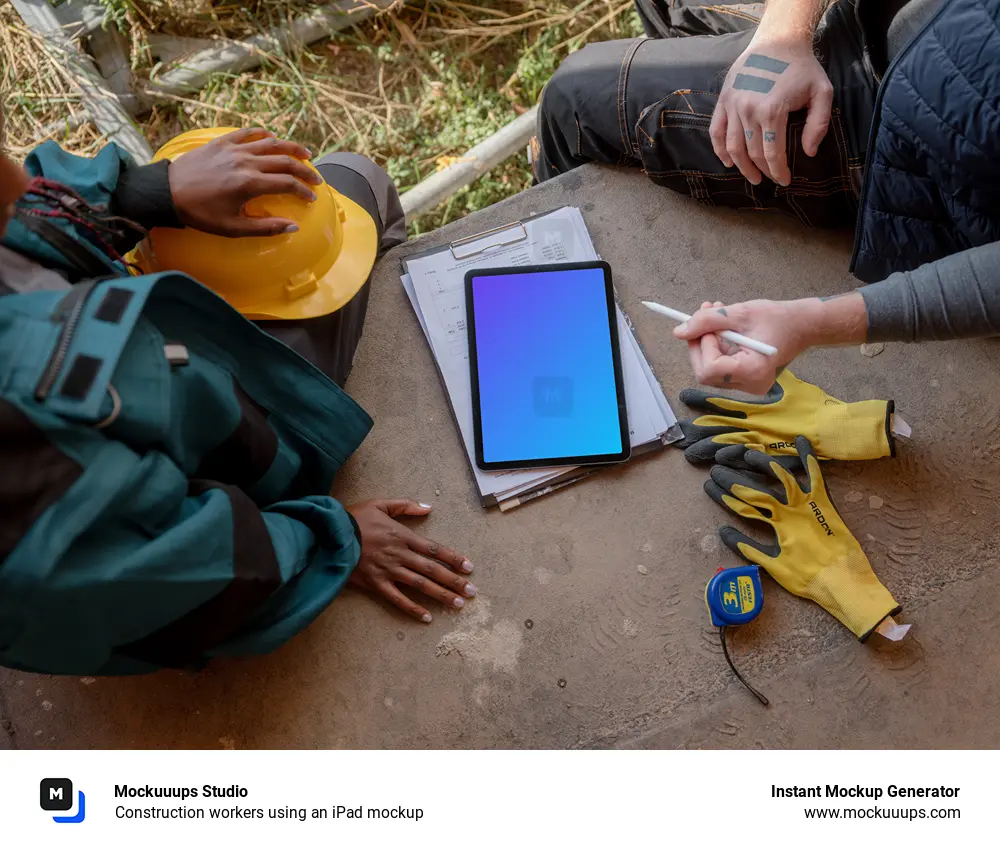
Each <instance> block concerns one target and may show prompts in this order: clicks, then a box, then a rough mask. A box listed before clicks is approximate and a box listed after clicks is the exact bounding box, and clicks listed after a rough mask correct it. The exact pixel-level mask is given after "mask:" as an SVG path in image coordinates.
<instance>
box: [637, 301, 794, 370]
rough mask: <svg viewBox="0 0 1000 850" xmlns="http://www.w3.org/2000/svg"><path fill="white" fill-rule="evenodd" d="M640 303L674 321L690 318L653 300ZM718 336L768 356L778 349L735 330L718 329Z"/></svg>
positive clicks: (772, 355)
mask: <svg viewBox="0 0 1000 850" xmlns="http://www.w3.org/2000/svg"><path fill="white" fill-rule="evenodd" d="M642 305H643V306H644V307H648V308H649V309H650V310H652V311H653V312H654V313H660V314H662V315H664V316H669V317H670V318H671V319H673V320H674V321H675V322H686V321H687V320H688V319H690V318H691V317H690V316H689V315H687V313H682V312H681V311H680V310H672V309H671V308H670V307H664V306H663V305H662V304H657V303H656V302H655V301H643V302H642ZM719 336H721V337H722V338H723V339H728V340H729V341H730V342H734V343H736V344H737V345H742V346H743V347H744V348H749V349H750V350H751V351H756V352H757V353H758V354H766V355H767V356H768V357H774V355H775V354H777V353H778V349H777V348H775V347H774V346H773V345H768V344H767V343H766V342H758V341H757V340H755V339H751V338H750V337H748V336H743V334H740V333H736V331H719Z"/></svg>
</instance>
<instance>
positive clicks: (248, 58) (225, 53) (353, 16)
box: [149, 0, 394, 94]
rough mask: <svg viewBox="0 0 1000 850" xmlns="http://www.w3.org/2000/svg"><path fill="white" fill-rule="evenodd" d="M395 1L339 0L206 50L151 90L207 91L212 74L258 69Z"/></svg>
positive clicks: (158, 78) (159, 77) (160, 77)
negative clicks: (271, 56)
mask: <svg viewBox="0 0 1000 850" xmlns="http://www.w3.org/2000/svg"><path fill="white" fill-rule="evenodd" d="M393 2H394V0H370V2H361V0H338V2H336V3H330V4H329V5H327V6H320V7H319V8H318V9H315V10H313V11H312V12H310V13H309V14H307V15H302V16H301V17H299V18H296V19H295V20H294V21H292V23H291V25H288V24H283V25H281V26H277V27H271V29H270V30H268V31H267V32H266V33H261V34H260V35H255V36H251V37H250V38H248V39H246V40H245V41H231V42H226V43H225V44H223V45H222V46H220V47H213V48H210V49H208V50H202V51H199V52H198V53H195V54H193V55H192V56H189V57H187V58H186V59H184V60H181V61H179V62H178V63H176V64H175V65H174V66H173V67H172V68H170V69H169V70H168V71H165V72H164V73H162V74H158V75H156V76H155V77H152V78H151V79H150V81H149V82H150V88H151V89H152V90H155V91H161V92H164V93H166V94H188V93H190V92H192V91H197V90H199V89H201V88H204V86H205V84H206V83H207V82H208V78H209V77H210V76H211V75H212V74H217V73H220V72H229V73H239V72H240V71H245V70H247V69H248V68H256V67H257V66H258V65H260V63H261V61H262V54H263V53H274V52H276V51H282V50H286V49H287V48H288V47H291V46H293V45H295V44H311V43H312V42H314V41H318V40H319V39H321V38H323V37H325V36H328V35H331V34H332V33H335V32H337V31H339V30H342V29H347V27H349V26H352V25H354V24H355V23H358V22H359V21H363V20H365V19H367V18H370V17H372V16H373V15H374V14H375V13H376V12H381V11H383V10H385V9H388V8H389V7H390V6H391V5H392V4H393Z"/></svg>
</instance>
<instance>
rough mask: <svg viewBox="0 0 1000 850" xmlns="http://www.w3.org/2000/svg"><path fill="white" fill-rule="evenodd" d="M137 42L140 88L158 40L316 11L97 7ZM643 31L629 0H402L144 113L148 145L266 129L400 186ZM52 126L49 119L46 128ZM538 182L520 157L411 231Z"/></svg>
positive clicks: (149, 4) (139, 1)
mask: <svg viewBox="0 0 1000 850" xmlns="http://www.w3.org/2000/svg"><path fill="white" fill-rule="evenodd" d="M100 2H101V3H102V4H103V5H104V6H105V8H106V9H107V10H108V12H107V25H108V26H112V27H117V28H118V29H119V30H121V31H122V32H123V33H124V35H125V36H126V38H127V41H128V43H129V45H130V48H131V61H132V65H133V68H134V70H135V74H136V78H137V81H136V89H137V90H138V91H140V92H141V90H142V89H143V88H144V84H143V82H142V80H143V78H144V77H148V76H149V75H150V74H151V73H155V69H156V61H157V57H156V56H154V55H153V53H152V51H151V50H150V48H149V44H150V41H149V37H150V34H151V33H154V32H156V33H169V34H174V35H182V36H188V37H200V38H210V37H218V36H220V35H223V36H226V37H229V38H240V37H244V36H246V35H247V34H249V33H251V32H253V31H259V30H260V29H262V28H266V27H269V26H273V25H275V24H277V23H278V22H280V21H283V20H287V19H289V18H291V17H293V16H294V15H296V14H301V13H302V12H303V11H304V10H306V9H307V8H309V6H307V5H306V4H302V3H295V2H287V0H256V2H248V3H246V4H242V5H241V4H236V3H229V4H227V3H226V2H225V0H216V2H210V0H181V2H169V3H168V2H166V0H100ZM640 34H641V26H640V24H639V20H638V17H637V16H636V14H635V12H634V11H633V7H632V3H631V2H630V0H624V2H623V0H614V2H611V0H580V2H576V3H571V2H563V0H500V2H491V3H486V2H457V0H417V2H405V3H403V2H399V3H397V4H395V5H394V6H393V8H392V9H391V10H389V12H387V13H385V14H382V15H379V16H378V17H377V18H374V19H370V20H368V21H365V22H362V23H360V24H359V25H357V26H355V27H353V28H351V29H349V30H346V31H344V32H342V33H339V34H337V35H336V36H334V37H333V38H331V39H329V40H326V41H321V42H317V43H315V44H313V45H310V46H309V47H304V48H301V49H299V50H297V51H295V52H293V53H288V54H271V55H268V56H267V57H266V61H265V63H264V65H263V66H262V67H261V68H259V69H257V70H255V71H251V72H247V73H242V74H235V75H234V74H220V75H218V76H216V77H215V78H214V79H213V80H212V81H211V82H210V83H209V85H208V86H207V87H206V88H205V89H204V90H202V91H201V92H199V93H194V94H192V95H190V96H189V97H183V98H182V97H175V98H172V99H169V100H161V101H159V102H157V103H156V104H155V105H153V107H152V110H151V112H150V113H149V114H148V115H146V116H144V119H143V128H144V130H145V131H146V134H147V136H148V137H149V139H150V141H151V143H152V144H153V145H154V146H156V145H159V144H162V143H163V142H164V141H166V140H167V139H168V138H170V137H171V136H173V135H175V134H176V133H178V132H181V131H183V130H186V129H189V128H192V127H197V126H213V125H217V126H224V125H235V126H247V125H251V124H259V125H263V126H265V127H267V128H269V129H271V130H273V131H274V132H276V133H278V134H280V135H283V136H288V137H294V138H295V139H296V140H297V141H300V142H302V143H303V144H305V145H306V146H308V147H309V148H310V149H311V150H312V151H313V153H314V154H321V153H325V152H327V151H332V150H352V151H357V152H359V153H363V154H366V155H367V156H370V157H371V158H372V159H374V160H375V161H376V162H378V163H379V164H380V165H382V166H383V167H385V168H386V169H387V170H388V171H389V173H390V174H391V175H392V177H393V179H394V180H395V181H396V184H397V185H398V186H399V188H400V190H401V191H405V190H406V189H408V188H410V187H412V186H414V185H416V184H417V183H418V182H419V181H420V180H422V179H424V178H426V177H427V176H428V175H429V174H431V173H433V172H434V171H435V170H436V169H438V168H440V167H442V166H443V165H446V164H447V163H448V162H451V161H453V158H455V157H459V156H461V155H462V154H463V153H464V152H465V151H467V150H468V149H469V148H471V147H472V146H473V145H475V144H477V143H478V142H481V141H482V140H483V139H485V138H487V137H488V136H490V135H491V134H492V133H494V132H496V131H497V130H498V129H500V128H501V127H503V126H504V125H506V124H508V123H509V122H510V121H512V120H513V119H514V118H516V117H517V115H519V114H521V113H523V112H524V111H525V110H527V109H529V108H530V107H531V106H533V105H534V104H535V103H536V102H537V100H538V96H539V94H540V92H541V90H542V87H543V86H544V85H545V82H546V81H547V80H548V79H549V77H550V76H551V75H552V73H553V71H554V70H555V69H556V67H557V66H558V65H559V63H560V62H561V61H562V59H563V58H565V56H566V55H567V54H568V53H569V52H571V51H572V50H574V49H576V48H577V47H579V46H580V45H581V44H583V43H585V42H587V41H596V40H604V39H609V38H629V37H634V36H637V35H640ZM49 120H51V119H49ZM530 182H531V173H530V168H529V166H528V164H527V161H526V157H525V155H524V153H521V154H519V155H518V156H516V157H512V158H511V159H510V160H508V162H506V163H505V164H503V165H502V166H499V167H497V168H496V169H494V171H493V172H492V173H490V174H488V175H486V176H484V177H483V178H481V179H480V180H479V181H478V182H476V183H475V184H473V185H472V186H470V187H468V188H467V189H465V190H462V191H461V192H459V193H458V194H457V195H455V196H454V197H453V198H451V199H450V200H449V201H448V202H446V203H445V204H443V205H442V206H441V207H440V208H439V209H437V210H434V211H432V212H430V213H428V214H427V215H424V216H421V217H420V218H419V219H418V220H417V221H415V222H413V223H412V225H411V232H413V233H420V232H424V231H426V230H429V229H431V228H434V227H438V226H440V225H441V224H444V223H446V222H448V221H451V220H453V219H456V218H460V217H462V216H464V215H466V214H467V213H469V212H472V211H474V210H477V209H480V208H482V207H484V206H486V205H488V204H491V203H493V202H495V201H497V200H499V199H501V198H503V197H506V196H508V195H511V194H513V193H515V192H518V191H520V190H522V189H524V188H525V187H527V186H528V185H529V184H530Z"/></svg>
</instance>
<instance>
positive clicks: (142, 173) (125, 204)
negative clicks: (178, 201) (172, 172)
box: [112, 160, 184, 230]
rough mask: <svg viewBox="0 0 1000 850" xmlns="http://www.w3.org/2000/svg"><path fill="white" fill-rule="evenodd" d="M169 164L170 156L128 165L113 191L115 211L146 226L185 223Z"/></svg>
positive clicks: (146, 227)
mask: <svg viewBox="0 0 1000 850" xmlns="http://www.w3.org/2000/svg"><path fill="white" fill-rule="evenodd" d="M169 168H170V162H169V161H167V160H162V161H160V162H154V163H151V164H150V165H133V166H131V167H130V168H126V169H125V170H124V171H123V172H122V173H121V174H120V175H119V177H118V185H117V186H116V187H115V191H114V193H113V194H112V205H113V207H114V211H115V214H116V215H120V216H122V217H123V218H128V219H131V220H132V221H134V222H136V223H137V224H141V225H142V226H143V227H144V228H145V229H146V230H149V229H151V228H153V227H183V226H184V225H183V224H181V220H180V218H179V217H178V215H177V208H176V207H175V206H174V198H173V195H172V194H171V193H170V179H169V176H168V170H169Z"/></svg>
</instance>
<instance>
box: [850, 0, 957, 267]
mask: <svg viewBox="0 0 1000 850" xmlns="http://www.w3.org/2000/svg"><path fill="white" fill-rule="evenodd" d="M950 2H951V0H942V3H941V5H940V6H939V7H938V10H937V11H936V12H935V13H934V14H933V15H931V18H930V20H929V21H927V22H926V23H925V24H924V25H923V26H922V27H921V28H920V32H918V33H917V34H916V35H915V36H913V38H912V39H910V42H909V44H907V45H906V47H904V48H903V49H902V50H900V51H899V53H897V54H896V55H895V56H894V57H893V59H892V61H891V62H890V63H889V65H888V67H887V68H886V69H885V73H884V74H883V75H882V81H881V82H880V83H879V87H878V91H877V92H876V93H875V105H874V107H873V109H872V126H871V129H870V130H869V131H868V149H867V150H866V151H865V170H864V180H863V181H862V183H861V197H860V198H859V199H858V220H857V222H856V223H855V225H854V248H853V250H852V251H851V263H850V265H849V266H848V267H847V270H848V271H849V272H851V274H853V273H854V268H855V266H856V265H857V263H858V254H859V253H860V249H861V225H862V223H863V222H864V219H865V204H866V203H867V200H868V186H869V184H870V183H871V179H872V176H871V164H872V159H873V157H874V155H875V135H876V133H878V129H879V126H880V125H881V119H882V97H883V96H884V95H885V89H886V84H887V83H888V82H889V77H890V75H891V74H892V70H893V68H895V67H896V63H897V62H899V61H900V60H901V59H902V58H903V57H904V56H906V54H907V53H909V52H910V48H911V47H913V45H914V44H916V43H917V41H918V40H919V39H920V38H921V37H923V34H924V33H925V32H927V30H928V29H929V28H930V26H931V24H933V23H935V22H936V21H937V19H938V18H939V17H940V16H941V13H942V12H943V11H944V10H945V9H946V8H947V6H948V4H949V3H950ZM854 16H855V18H856V19H857V21H858V26H859V27H860V26H861V16H860V15H859V14H858V7H857V5H855V6H854ZM869 70H871V68H870V67H869ZM873 76H874V74H873Z"/></svg>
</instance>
